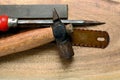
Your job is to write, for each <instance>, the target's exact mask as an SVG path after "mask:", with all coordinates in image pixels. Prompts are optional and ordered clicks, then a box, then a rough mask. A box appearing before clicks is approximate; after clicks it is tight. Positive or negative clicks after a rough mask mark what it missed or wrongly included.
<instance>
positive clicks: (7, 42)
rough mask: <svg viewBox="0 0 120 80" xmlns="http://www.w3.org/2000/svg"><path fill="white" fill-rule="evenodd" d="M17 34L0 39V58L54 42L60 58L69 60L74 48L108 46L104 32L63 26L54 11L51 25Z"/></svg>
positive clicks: (107, 39)
mask: <svg viewBox="0 0 120 80" xmlns="http://www.w3.org/2000/svg"><path fill="white" fill-rule="evenodd" d="M51 26H52V27H48V28H39V29H35V30H31V31H26V32H23V33H19V34H16V35H13V36H10V37H9V38H8V37H7V38H2V39H0V45H1V46H0V56H4V55H7V54H12V53H16V52H20V51H25V50H28V49H32V48H34V47H38V46H40V45H43V44H47V43H49V42H52V41H54V40H56V42H57V45H58V49H59V50H60V52H61V54H60V55H61V56H62V57H64V58H65V59H70V58H71V57H72V56H73V55H74V52H73V49H72V47H71V44H72V45H74V46H83V47H95V48H105V47H107V46H108V44H109V35H108V33H107V32H106V31H95V30H84V29H78V28H77V29H76V28H74V27H73V26H72V24H69V25H64V24H63V23H62V21H61V20H60V18H59V17H58V14H57V12H56V11H54V16H53V25H51Z"/></svg>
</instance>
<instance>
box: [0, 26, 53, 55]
mask: <svg viewBox="0 0 120 80" xmlns="http://www.w3.org/2000/svg"><path fill="white" fill-rule="evenodd" d="M53 40H54V36H53V32H52V28H43V29H35V30H31V31H26V32H23V33H19V34H16V35H13V36H10V37H7V38H3V39H0V56H4V55H8V54H12V53H16V52H20V51H24V50H28V49H31V48H34V47H37V46H40V45H43V44H46V43H49V42H51V41H53Z"/></svg>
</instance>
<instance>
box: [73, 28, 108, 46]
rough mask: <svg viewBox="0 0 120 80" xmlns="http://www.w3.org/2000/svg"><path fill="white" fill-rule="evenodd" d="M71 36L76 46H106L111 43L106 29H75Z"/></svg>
mask: <svg viewBox="0 0 120 80" xmlns="http://www.w3.org/2000/svg"><path fill="white" fill-rule="evenodd" d="M71 38H72V42H73V45H74V46H83V47H96V48H105V47H107V45H108V44H109V35H108V33H107V32H106V31H96V30H85V29H74V31H73V33H72V34H71Z"/></svg>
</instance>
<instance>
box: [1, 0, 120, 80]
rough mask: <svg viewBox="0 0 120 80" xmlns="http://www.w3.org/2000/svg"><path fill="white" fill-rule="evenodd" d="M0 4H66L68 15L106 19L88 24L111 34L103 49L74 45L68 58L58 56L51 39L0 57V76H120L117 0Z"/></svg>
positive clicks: (106, 79) (113, 79) (114, 79)
mask: <svg viewBox="0 0 120 80" xmlns="http://www.w3.org/2000/svg"><path fill="white" fill-rule="evenodd" d="M0 4H4V5H6V4H18V5H19V4H68V6H69V19H89V20H98V21H105V22H106V24H105V25H101V26H96V27H90V29H94V30H105V31H107V32H108V33H109V35H110V44H109V46H108V47H107V48H106V49H96V48H86V47H75V46H74V51H75V56H74V59H73V60H72V61H71V62H66V61H64V60H62V59H61V58H59V55H58V51H57V49H56V45H55V44H54V43H50V44H47V45H44V46H40V47H38V48H34V49H31V50H28V51H24V52H20V53H16V54H12V55H8V56H4V57H1V58H0V79H4V80H6V79H8V80H14V79H15V80H16V79H17V80H19V79H20V80H21V79H26V80H40V79H43V80H44V79H45V80H59V79H61V80H119V79H120V0H0Z"/></svg>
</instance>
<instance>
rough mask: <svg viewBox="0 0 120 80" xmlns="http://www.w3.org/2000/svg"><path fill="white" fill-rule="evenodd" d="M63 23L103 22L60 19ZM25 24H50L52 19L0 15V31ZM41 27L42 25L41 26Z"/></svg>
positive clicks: (76, 24) (89, 23) (84, 24)
mask: <svg viewBox="0 0 120 80" xmlns="http://www.w3.org/2000/svg"><path fill="white" fill-rule="evenodd" d="M61 21H62V23H64V24H72V25H73V26H79V27H81V26H91V25H101V24H105V23H104V22H99V21H91V20H61ZM26 24H29V25H31V24H37V25H52V24H53V20H41V19H36V20H33V19H32V20H30V19H24V20H23V19H19V18H11V17H9V16H7V15H1V16H0V31H3V32H5V31H7V30H8V29H9V28H10V27H17V26H18V25H26ZM42 28H43V27H42Z"/></svg>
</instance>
